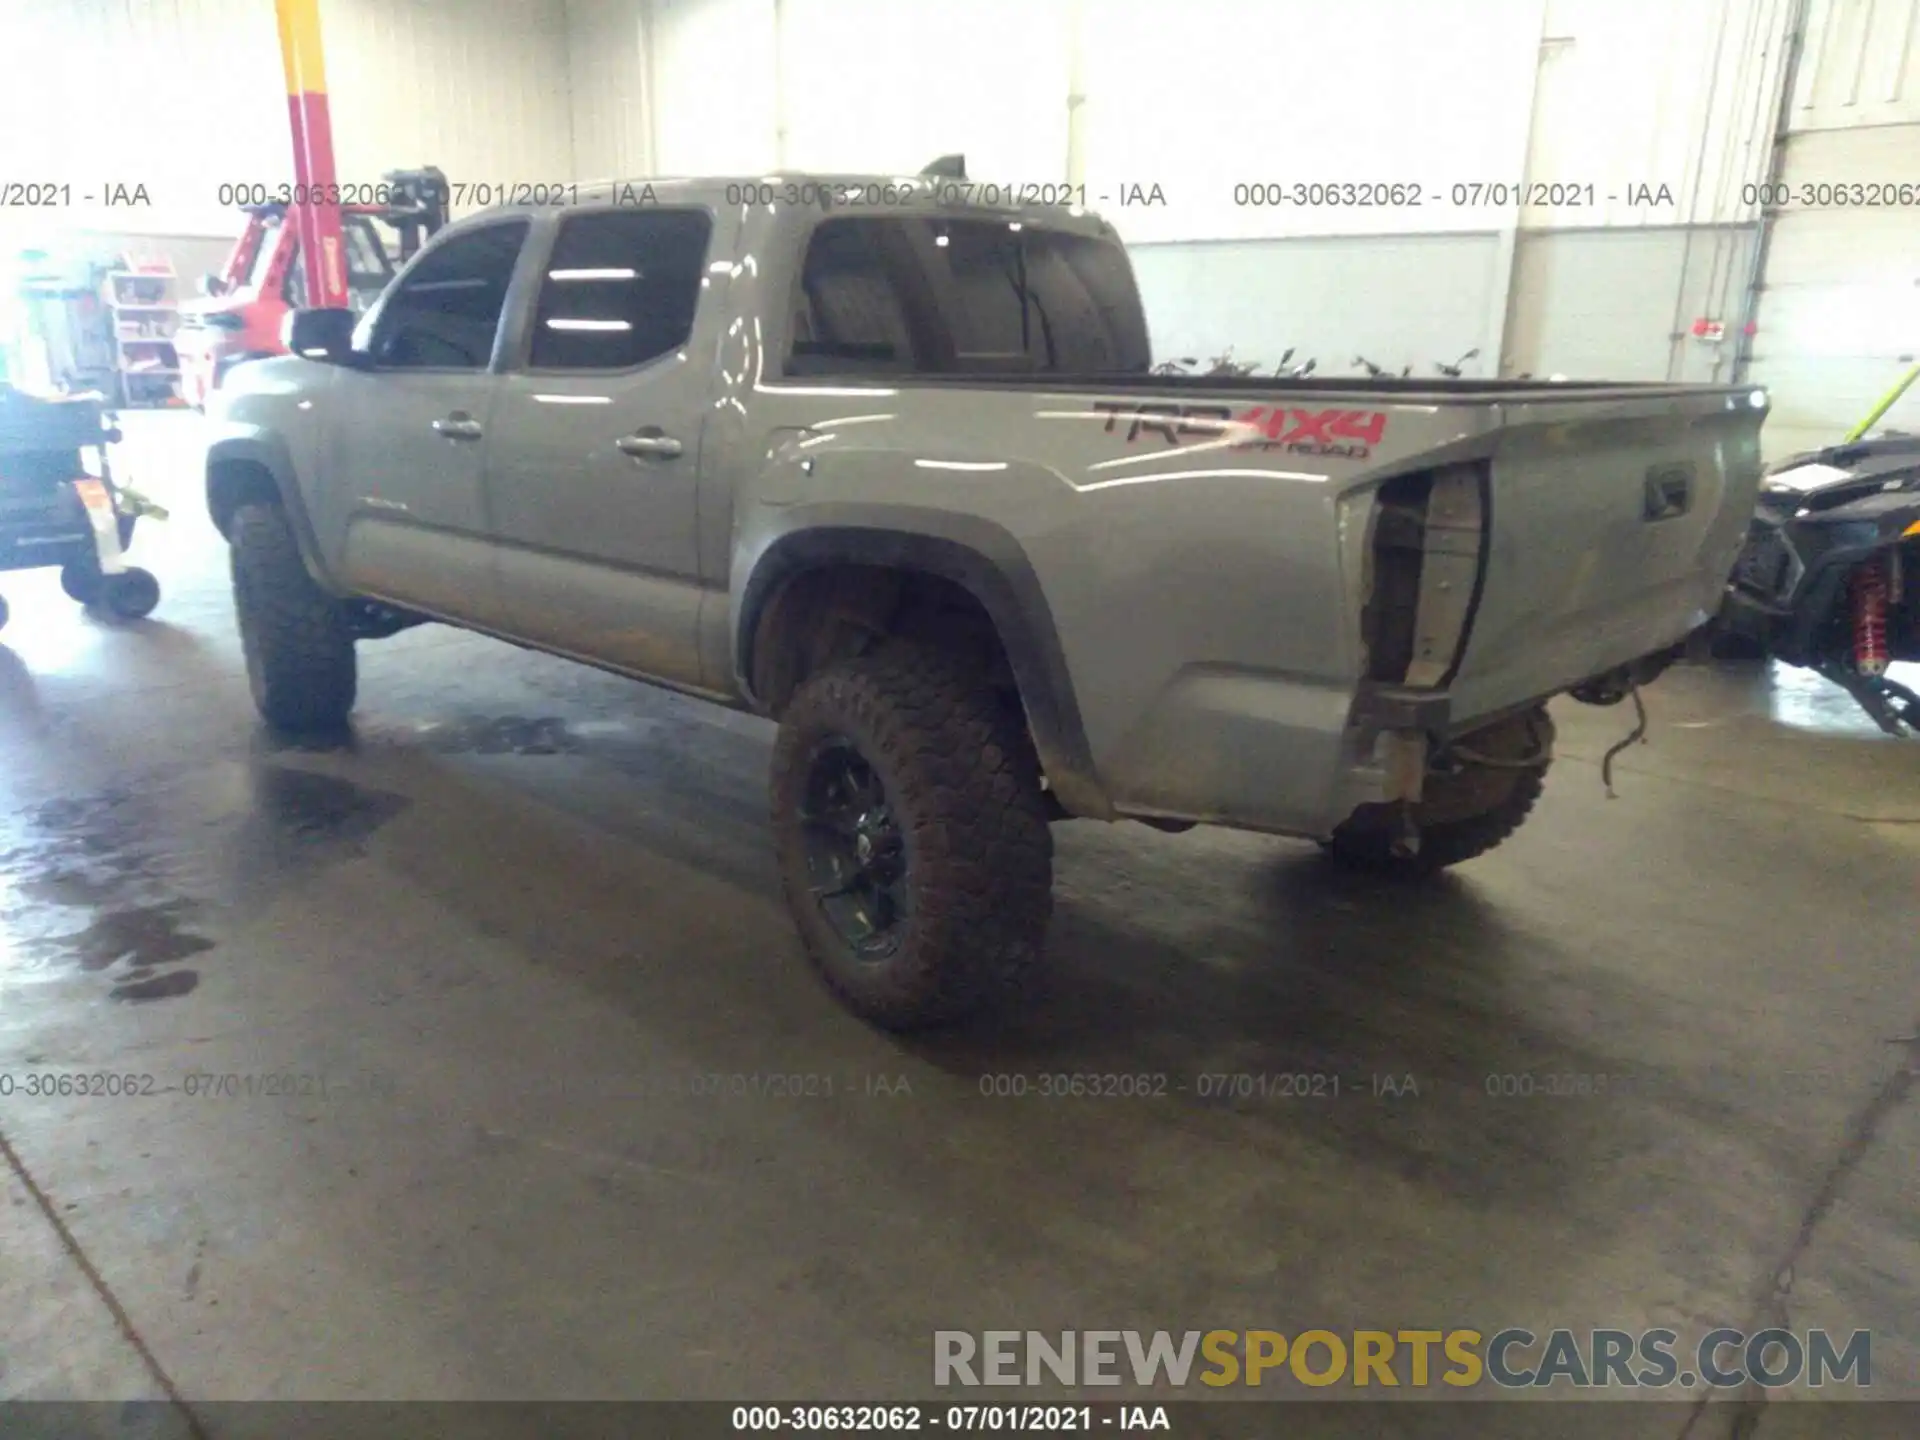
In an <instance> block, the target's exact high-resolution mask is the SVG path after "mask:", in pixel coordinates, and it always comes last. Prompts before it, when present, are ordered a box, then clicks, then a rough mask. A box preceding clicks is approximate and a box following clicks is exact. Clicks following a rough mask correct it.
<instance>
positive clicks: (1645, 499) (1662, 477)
mask: <svg viewBox="0 0 1920 1440" xmlns="http://www.w3.org/2000/svg"><path fill="white" fill-rule="evenodd" d="M1693 477H1694V466H1693V465H1692V463H1691V462H1685V463H1682V464H1678V465H1656V466H1654V467H1653V468H1652V469H1651V470H1649V471H1647V478H1646V489H1645V492H1644V494H1643V496H1642V499H1641V503H1640V518H1641V519H1642V520H1647V521H1656V520H1673V519H1676V518H1678V517H1679V516H1681V515H1684V514H1686V513H1687V511H1688V510H1690V509H1692V508H1693Z"/></svg>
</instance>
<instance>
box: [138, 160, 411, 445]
mask: <svg viewBox="0 0 1920 1440" xmlns="http://www.w3.org/2000/svg"><path fill="white" fill-rule="evenodd" d="M367 188H368V190H369V193H370V194H372V195H374V196H376V197H377V199H378V200H379V202H380V203H371V204H342V205H340V206H339V209H340V233H341V237H342V239H343V240H344V241H345V243H346V253H347V264H346V271H347V291H348V295H349V304H350V305H351V307H352V308H353V309H354V310H355V311H356V312H358V311H364V310H365V309H366V308H367V307H368V306H370V305H371V304H372V303H373V302H374V301H375V300H376V299H378V298H379V295H380V292H381V291H382V290H384V289H385V288H386V286H387V282H388V281H390V280H392V279H393V277H394V273H395V271H396V270H397V269H398V268H399V267H400V266H402V265H404V264H405V263H406V262H407V261H408V260H409V259H411V258H412V256H413V254H414V252H415V251H416V250H418V249H419V247H420V245H421V243H422V241H423V240H424V239H425V238H426V237H428V236H430V235H432V234H434V233H435V232H436V231H438V230H439V229H440V228H441V226H442V225H444V224H445V221H446V194H447V191H446V180H445V177H444V176H442V175H441V173H440V172H439V171H438V170H435V169H431V168H429V169H425V170H418V171H395V172H393V173H392V174H390V175H388V176H387V177H386V179H385V180H384V181H382V182H381V186H380V187H379V188H378V189H375V188H374V187H367ZM294 209H295V207H294V205H293V204H292V203H288V202H281V201H272V202H268V203H264V204H259V205H249V206H247V207H245V211H244V213H245V215H246V217H247V219H246V224H245V226H244V227H243V228H242V230H241V232H240V235H239V237H238V238H237V239H236V240H235V241H234V243H233V248H232V249H231V250H230V251H228V252H227V258H226V261H225V263H224V264H222V266H221V267H220V270H219V272H218V273H217V274H210V275H207V276H204V277H202V279H201V282H200V283H201V290H202V294H203V298H202V299H200V300H197V301H193V302H190V303H188V304H186V305H183V306H181V307H180V323H179V328H178V330H177V331H176V333H175V335H174V337H173V341H174V348H175V350H176V351H177V352H178V353H179V356H180V383H181V390H182V392H183V394H184V395H185V397H186V400H187V403H188V404H190V405H192V406H193V407H194V408H195V409H198V410H204V409H205V408H206V404H207V397H208V396H209V395H210V394H212V392H213V391H214V390H216V389H217V388H219V386H220V383H221V382H222V381H223V380H224V379H225V378H226V376H227V373H228V371H230V370H231V369H232V368H233V367H234V366H235V365H238V364H240V363H241V362H242V361H246V360H260V359H265V358H266V357H268V356H271V355H284V354H285V353H286V346H285V344H284V343H283V342H282V339H281V333H280V332H281V328H282V326H283V324H284V323H285V321H286V317H287V316H288V315H289V314H290V313H292V312H293V311H294V310H296V309H298V308H299V307H300V306H302V305H304V304H305V303H306V296H307V281H306V269H305V265H304V263H303V260H302V257H301V254H300V234H299V226H298V225H297V224H296V223H294V222H295V214H294Z"/></svg>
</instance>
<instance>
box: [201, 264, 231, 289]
mask: <svg viewBox="0 0 1920 1440" xmlns="http://www.w3.org/2000/svg"><path fill="white" fill-rule="evenodd" d="M198 288H199V291H200V293H201V294H202V295H224V294H226V293H227V282H226V281H224V280H222V279H221V278H220V277H219V276H218V275H216V274H214V273H213V272H212V271H211V270H209V271H208V272H207V273H206V274H204V275H202V276H201V277H200V283H199V287H198Z"/></svg>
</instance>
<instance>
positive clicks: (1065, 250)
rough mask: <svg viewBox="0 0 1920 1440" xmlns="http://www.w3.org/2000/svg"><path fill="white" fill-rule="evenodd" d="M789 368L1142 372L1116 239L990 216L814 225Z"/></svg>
mask: <svg viewBox="0 0 1920 1440" xmlns="http://www.w3.org/2000/svg"><path fill="white" fill-rule="evenodd" d="M801 291H802V293H801V296H800V297H799V301H798V306H797V311H798V313H797V315H796V318H795V339H794V346H793V352H792V358H791V360H790V362H789V367H788V368H789V373H793V374H825V373H842V374H844V373H850V372H855V373H857V372H860V371H867V370H873V369H881V370H890V371H894V372H902V371H904V372H917V373H921V374H939V375H1005V374H1034V373H1078V374H1090V373H1109V374H1111V373H1126V372H1133V373H1138V372H1144V371H1145V370H1146V369H1147V368H1148V365H1149V363H1150V358H1151V357H1150V350H1149V345H1148V340H1147V329H1146V320H1145V317H1144V316H1143V314H1142V312H1141V308H1140V297H1139V293H1138V291H1137V290H1136V289H1135V287H1134V283H1133V273H1132V270H1131V268H1130V267H1129V266H1128V264H1127V259H1126V253H1125V252H1124V251H1123V250H1122V249H1121V247H1120V246H1119V245H1118V244H1117V243H1113V242H1108V241H1104V240H1100V239H1097V238H1093V237H1090V236H1083V235H1076V234H1070V233H1067V232H1064V231H1057V230H1047V229H1044V228H1040V229H1035V228H1034V227H1032V226H1030V225H1026V224H1021V225H1019V226H1015V225H1014V224H1011V223H1009V222H1005V221H994V220H954V221H949V220H943V219H898V220H888V219H874V220H865V219H859V220H836V221H829V222H828V223H826V224H824V225H822V226H821V227H820V228H819V229H818V230H817V231H815V233H814V239H813V243H812V245H811V246H810V247H809V249H808V253H807V260H806V266H805V269H804V272H803V276H802V282H801Z"/></svg>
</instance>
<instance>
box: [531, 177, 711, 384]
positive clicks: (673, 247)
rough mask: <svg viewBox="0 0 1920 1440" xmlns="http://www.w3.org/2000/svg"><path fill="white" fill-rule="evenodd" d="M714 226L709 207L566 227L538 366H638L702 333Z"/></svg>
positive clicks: (591, 218)
mask: <svg viewBox="0 0 1920 1440" xmlns="http://www.w3.org/2000/svg"><path fill="white" fill-rule="evenodd" d="M712 229H713V226H712V221H711V220H710V219H709V218H708V216H707V214H706V212H705V211H702V210H655V209H652V208H648V209H645V210H622V211H614V212H612V213H609V214H599V215H579V216H575V217H574V218H572V219H570V220H568V221H566V222H565V224H563V225H562V226H561V229H560V238H559V239H558V240H556V241H555V242H554V246H553V258H552V259H551V260H550V261H548V263H547V273H546V277H545V278H544V279H543V280H542V281H541V282H540V301H539V304H538V306H537V307H536V308H535V311H534V327H533V347H532V353H531V355H530V356H529V359H528V363H529V364H530V365H531V366H532V367H533V368H534V369H537V370H628V369H632V368H633V367H634V366H636V365H644V364H646V363H647V362H648V361H649V360H657V359H659V358H660V357H661V356H662V355H666V354H669V353H671V352H672V351H674V350H677V349H678V348H679V347H680V346H682V345H684V344H686V343H687V337H688V336H690V335H691V334H693V318H694V312H695V311H696V310H697V309H698V308H699V304H700V279H701V274H702V272H703V271H704V270H705V269H706V262H707V242H708V239H709V237H710V236H711V234H712Z"/></svg>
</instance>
